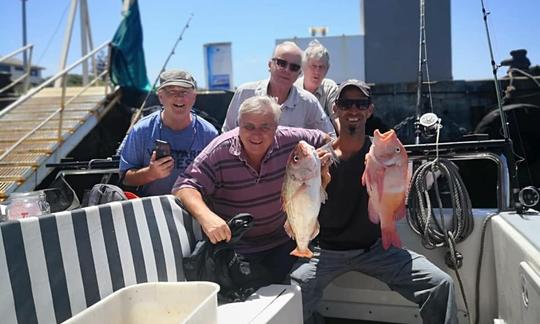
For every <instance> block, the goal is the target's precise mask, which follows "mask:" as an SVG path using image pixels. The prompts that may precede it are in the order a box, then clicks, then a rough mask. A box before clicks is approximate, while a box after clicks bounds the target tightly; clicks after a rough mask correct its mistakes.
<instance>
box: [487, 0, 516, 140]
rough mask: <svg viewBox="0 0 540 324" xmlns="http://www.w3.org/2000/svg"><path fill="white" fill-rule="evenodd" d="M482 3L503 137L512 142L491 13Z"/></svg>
mask: <svg viewBox="0 0 540 324" xmlns="http://www.w3.org/2000/svg"><path fill="white" fill-rule="evenodd" d="M480 2H481V3H482V15H483V16H484V26H485V27H486V36H487V41H488V48H489V56H490V58H491V67H492V72H493V81H494V82H495V93H496V95H497V107H498V109H499V113H500V116H501V124H502V130H503V136H504V139H505V140H510V133H509V132H508V123H507V122H506V115H505V114H504V110H503V107H502V102H501V89H500V85H499V80H498V79H497V70H498V69H499V66H498V65H497V64H496V63H495V59H494V58H493V47H492V46H491V36H490V35H489V27H488V23H487V16H488V15H489V14H490V13H489V12H488V11H486V7H485V6H484V0H480Z"/></svg>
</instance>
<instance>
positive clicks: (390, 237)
mask: <svg viewBox="0 0 540 324" xmlns="http://www.w3.org/2000/svg"><path fill="white" fill-rule="evenodd" d="M382 242H383V248H384V249H385V250H388V248H390V246H392V245H393V246H395V247H397V248H401V239H400V238H399V234H398V232H397V230H396V228H395V227H394V228H393V229H386V230H383V231H382Z"/></svg>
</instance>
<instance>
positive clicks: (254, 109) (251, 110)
mask: <svg viewBox="0 0 540 324" xmlns="http://www.w3.org/2000/svg"><path fill="white" fill-rule="evenodd" d="M265 113H271V114H272V115H273V116H274V121H275V122H276V124H277V123H278V122H279V117H280V116H281V107H280V106H279V104H278V103H277V101H276V99H275V98H272V97H268V96H255V97H251V98H248V99H246V100H244V102H242V104H241V105H240V108H239V109H238V123H239V124H240V120H241V119H242V116H244V115H245V114H261V115H262V114H265Z"/></svg>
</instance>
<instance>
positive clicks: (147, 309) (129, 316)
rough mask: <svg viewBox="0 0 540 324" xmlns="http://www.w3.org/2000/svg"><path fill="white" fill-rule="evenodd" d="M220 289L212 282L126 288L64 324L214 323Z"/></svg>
mask: <svg viewBox="0 0 540 324" xmlns="http://www.w3.org/2000/svg"><path fill="white" fill-rule="evenodd" d="M218 291H219V285H217V284H215V283H212V282H156V283H144V284H138V285H133V286H129V287H126V288H123V289H120V290H118V291H116V292H115V293H113V294H111V295H109V296H107V297H106V298H104V299H102V300H101V301H99V302H97V303H96V304H94V305H92V306H90V307H89V308H87V309H86V310H84V311H82V312H80V313H79V314H77V315H75V316H74V317H72V318H70V319H69V320H67V321H66V322H64V323H67V324H86V323H87V324H94V323H116V324H124V323H125V324H127V323H129V324H143V323H152V324H165V323H171V324H172V323H174V324H180V323H190V324H202V323H205V324H206V323H208V324H213V323H217V293H218Z"/></svg>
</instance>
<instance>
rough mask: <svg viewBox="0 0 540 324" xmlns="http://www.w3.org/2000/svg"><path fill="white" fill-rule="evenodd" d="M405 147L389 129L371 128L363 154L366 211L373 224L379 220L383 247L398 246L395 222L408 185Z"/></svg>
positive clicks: (402, 214) (398, 239)
mask: <svg viewBox="0 0 540 324" xmlns="http://www.w3.org/2000/svg"><path fill="white" fill-rule="evenodd" d="M407 162H408V160H407V151H406V150H405V148H404V147H403V144H401V142H400V141H399V139H398V138H397V135H396V132H395V131H394V130H393V129H391V130H389V131H388V132H386V133H383V134H381V133H380V132H379V130H378V129H377V130H375V132H374V138H373V143H372V144H371V147H370V149H369V152H368V154H366V167H365V170H364V174H363V175H362V184H363V185H365V186H366V187H367V192H368V194H369V203H368V214H369V219H370V220H371V222H373V223H374V224H377V223H379V222H380V223H381V234H382V242H383V247H384V248H385V249H388V248H389V247H390V246H391V245H394V246H395V247H398V248H399V247H401V240H400V238H399V235H398V233H397V230H396V224H395V222H396V221H397V220H399V219H401V218H403V217H404V216H405V198H406V195H407V190H408V188H409V181H410V177H409V174H408V163H407Z"/></svg>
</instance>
